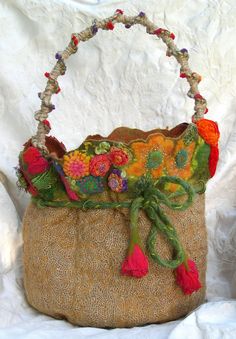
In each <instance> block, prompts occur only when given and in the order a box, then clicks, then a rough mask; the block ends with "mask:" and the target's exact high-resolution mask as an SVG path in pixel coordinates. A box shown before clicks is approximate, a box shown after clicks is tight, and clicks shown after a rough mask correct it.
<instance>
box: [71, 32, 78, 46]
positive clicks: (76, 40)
mask: <svg viewBox="0 0 236 339" xmlns="http://www.w3.org/2000/svg"><path fill="white" fill-rule="evenodd" d="M71 39H72V40H73V42H74V45H75V46H77V45H78V43H79V40H78V39H77V38H76V36H75V35H72V38H71Z"/></svg>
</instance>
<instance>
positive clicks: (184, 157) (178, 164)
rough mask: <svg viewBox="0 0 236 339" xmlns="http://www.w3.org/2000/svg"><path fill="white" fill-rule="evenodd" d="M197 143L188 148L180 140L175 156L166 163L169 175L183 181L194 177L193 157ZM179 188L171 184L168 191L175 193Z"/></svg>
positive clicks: (192, 143)
mask: <svg viewBox="0 0 236 339" xmlns="http://www.w3.org/2000/svg"><path fill="white" fill-rule="evenodd" d="M195 146H196V144H195V142H194V141H193V142H191V143H190V144H189V145H188V146H186V145H185V144H184V141H183V140H182V139H180V140H179V141H178V142H177V144H176V147H175V150H174V152H173V156H172V157H170V158H169V159H168V161H167V163H166V168H167V172H168V174H169V175H172V176H177V177H180V178H182V179H185V180H187V179H189V178H190V177H191V176H192V170H191V165H192V157H193V153H194V149H195ZM177 188H178V185H176V184H169V185H168V189H169V190H170V191H172V192H175V191H176V190H177Z"/></svg>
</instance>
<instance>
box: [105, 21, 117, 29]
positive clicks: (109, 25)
mask: <svg viewBox="0 0 236 339" xmlns="http://www.w3.org/2000/svg"><path fill="white" fill-rule="evenodd" d="M114 27H115V26H114V25H113V23H112V22H111V21H109V22H107V24H106V28H107V29H109V30H111V31H112V30H113V29H114Z"/></svg>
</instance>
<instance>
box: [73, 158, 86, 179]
mask: <svg viewBox="0 0 236 339" xmlns="http://www.w3.org/2000/svg"><path fill="white" fill-rule="evenodd" d="M70 171H71V172H72V173H73V174H74V175H76V176H78V177H79V176H82V175H83V174H84V171H85V164H84V163H83V162H82V161H79V160H74V161H73V162H71V164H70Z"/></svg>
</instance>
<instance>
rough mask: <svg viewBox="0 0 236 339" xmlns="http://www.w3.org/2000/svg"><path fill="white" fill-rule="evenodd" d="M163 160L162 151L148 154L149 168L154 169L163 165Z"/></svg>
mask: <svg viewBox="0 0 236 339" xmlns="http://www.w3.org/2000/svg"><path fill="white" fill-rule="evenodd" d="M162 160H163V155H162V152H161V151H152V152H150V153H149V154H148V158H147V164H146V165H147V168H148V169H153V168H157V167H159V166H160V165H161V163H162Z"/></svg>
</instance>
